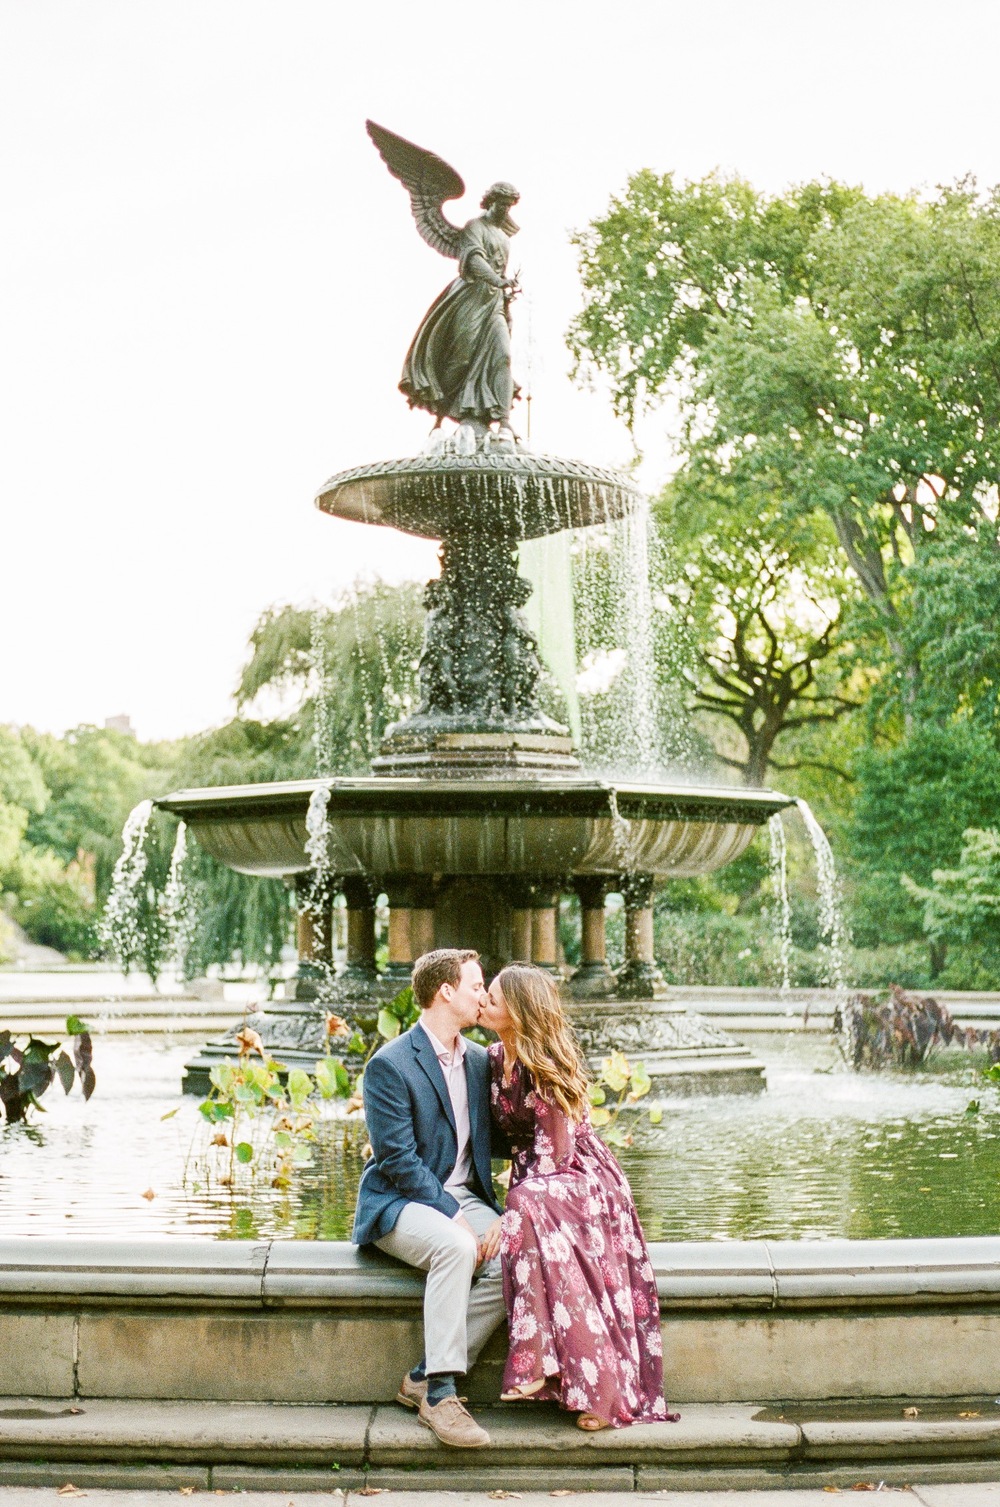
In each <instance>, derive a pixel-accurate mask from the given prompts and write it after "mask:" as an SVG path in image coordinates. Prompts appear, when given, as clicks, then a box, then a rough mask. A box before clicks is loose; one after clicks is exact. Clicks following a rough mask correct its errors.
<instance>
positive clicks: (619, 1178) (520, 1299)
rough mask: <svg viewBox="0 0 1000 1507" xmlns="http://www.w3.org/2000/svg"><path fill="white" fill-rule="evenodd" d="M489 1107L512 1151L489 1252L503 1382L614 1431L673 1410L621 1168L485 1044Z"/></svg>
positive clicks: (655, 1309)
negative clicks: (500, 1326)
mask: <svg viewBox="0 0 1000 1507" xmlns="http://www.w3.org/2000/svg"><path fill="white" fill-rule="evenodd" d="M489 1052H490V1066H491V1069H492V1076H493V1082H492V1089H491V1094H492V1106H493V1116H494V1119H495V1120H496V1121H497V1124H498V1125H499V1127H500V1129H501V1130H502V1131H504V1133H505V1134H506V1135H508V1136H509V1137H510V1140H511V1143H512V1148H513V1160H512V1165H511V1174H510V1188H509V1190H508V1193H507V1205H506V1208H505V1210H504V1216H503V1224H502V1226H501V1244H500V1258H501V1263H502V1267H503V1286H504V1299H505V1301H506V1304H507V1315H508V1319H509V1323H510V1351H509V1353H508V1356H507V1366H506V1370H505V1371H504V1378H503V1384H504V1390H505V1391H510V1390H512V1389H513V1388H515V1387H523V1386H525V1385H527V1384H530V1383H531V1382H533V1381H541V1380H542V1379H543V1378H544V1381H545V1385H544V1386H543V1387H542V1388H541V1389H540V1390H539V1391H537V1392H534V1393H533V1394H532V1396H533V1397H534V1398H536V1399H538V1400H543V1401H544V1400H546V1399H548V1400H550V1401H555V1402H558V1403H559V1405H560V1406H561V1407H564V1408H566V1409H568V1410H570V1411H572V1412H581V1413H594V1414H596V1415H597V1416H598V1417H599V1418H603V1419H606V1420H607V1421H608V1422H610V1423H612V1424H614V1426H615V1427H616V1428H622V1427H624V1426H625V1425H626V1424H629V1423H653V1422H656V1421H661V1422H662V1421H663V1420H664V1419H667V1418H671V1417H672V1416H676V1415H671V1414H669V1413H668V1412H667V1409H666V1404H665V1402H664V1400H663V1346H662V1341H661V1339H660V1312H659V1306H658V1303H657V1297H656V1282H655V1279H654V1277H653V1268H652V1266H651V1264H650V1260H649V1252H648V1250H647V1249H646V1242H645V1239H644V1237H643V1233H642V1227H641V1226H640V1224H639V1216H638V1215H637V1214H636V1210H635V1204H634V1203H633V1201H632V1192H631V1189H630V1188H629V1185H628V1182H627V1180H626V1178H625V1174H624V1173H623V1172H622V1170H621V1168H620V1167H619V1165H618V1163H617V1161H616V1160H615V1158H614V1156H613V1155H612V1153H611V1152H610V1151H609V1150H608V1148H607V1146H605V1144H604V1142H603V1141H601V1140H600V1139H599V1138H598V1136H597V1135H596V1134H595V1132H594V1130H593V1129H592V1127H591V1125H590V1122H589V1120H584V1121H583V1122H582V1123H581V1124H579V1125H576V1124H574V1123H573V1121H572V1120H571V1119H570V1118H569V1116H568V1115H566V1114H564V1113H563V1111H562V1110H561V1109H559V1108H558V1106H556V1105H554V1104H550V1103H549V1102H548V1101H547V1100H545V1099H543V1098H542V1097H541V1096H540V1095H539V1094H537V1093H536V1092H535V1091H534V1088H533V1086H532V1082H531V1077H530V1075H529V1073H528V1072H527V1071H526V1070H525V1068H524V1067H523V1065H522V1064H521V1063H520V1062H516V1063H515V1064H514V1068H513V1071H512V1073H511V1076H510V1081H509V1082H508V1083H505V1082H504V1079H503V1046H502V1044H501V1043H499V1042H495V1043H494V1044H493V1045H492V1046H491V1047H490V1049H489Z"/></svg>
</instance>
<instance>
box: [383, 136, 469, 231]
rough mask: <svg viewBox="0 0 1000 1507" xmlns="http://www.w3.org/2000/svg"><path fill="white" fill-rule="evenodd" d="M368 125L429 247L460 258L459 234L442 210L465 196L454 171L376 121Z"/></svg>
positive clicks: (440, 160)
mask: <svg viewBox="0 0 1000 1507" xmlns="http://www.w3.org/2000/svg"><path fill="white" fill-rule="evenodd" d="M365 126H366V127H367V130H368V134H369V136H370V137H371V139H372V141H373V142H374V143H375V145H376V147H377V148H378V154H379V156H380V157H381V158H382V161H383V162H384V163H385V165H386V167H387V168H388V169H389V171H390V173H391V174H392V176H393V177H394V178H398V179H399V181H400V183H402V185H403V187H404V188H405V189H406V191H407V193H408V194H409V196H410V207H411V209H412V210H413V218H414V219H415V220H416V222H417V229H418V230H419V232H420V234H421V235H422V236H423V238H424V240H425V241H426V242H427V244H428V246H433V247H434V250H435V251H440V253H441V255H442V256H456V257H457V256H458V237H459V231H458V230H457V228H456V227H455V226H454V225H452V224H451V222H450V221H449V220H446V219H445V217H444V215H443V213H442V211H441V206H442V205H443V204H444V203H445V201H446V200H447V199H460V198H461V197H462V195H463V194H464V193H465V184H464V183H463V182H462V180H461V178H460V177H459V176H458V174H457V173H456V171H455V169H454V168H453V167H449V166H448V164H447V162H445V161H444V160H443V159H442V158H440V157H436V156H435V155H434V153H433V152H428V151H425V150H424V148H423V147H418V146H414V144H413V142H412V141H404V140H403V138H402V136H397V135H395V133H394V132H392V131H387V130H386V129H385V127H384V126H378V125H376V124H375V122H374V121H373V120H366V121H365Z"/></svg>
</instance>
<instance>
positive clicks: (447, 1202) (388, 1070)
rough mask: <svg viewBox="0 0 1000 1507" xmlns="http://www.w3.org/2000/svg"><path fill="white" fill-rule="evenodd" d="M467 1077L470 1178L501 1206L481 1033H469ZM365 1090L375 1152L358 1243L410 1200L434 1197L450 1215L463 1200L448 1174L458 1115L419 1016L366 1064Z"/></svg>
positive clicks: (361, 1191)
mask: <svg viewBox="0 0 1000 1507" xmlns="http://www.w3.org/2000/svg"><path fill="white" fill-rule="evenodd" d="M465 1077H466V1082H467V1084H468V1088H469V1129H470V1137H471V1143H472V1144H471V1150H472V1177H471V1179H470V1184H471V1186H472V1188H473V1190H474V1191H475V1192H476V1193H477V1194H478V1195H479V1197H480V1198H481V1199H482V1200H483V1201H484V1203H488V1204H490V1205H492V1207H493V1208H495V1209H496V1211H497V1213H498V1214H499V1213H500V1205H499V1204H498V1203H497V1201H496V1198H495V1197H494V1194H493V1181H492V1176H491V1173H490V1151H491V1145H490V1141H491V1122H490V1063H489V1058H488V1057H487V1055H486V1050H485V1048H483V1047H481V1046H480V1045H479V1044H478V1042H475V1041H468V1040H467V1041H466V1050H465ZM362 1092H363V1094H364V1101H365V1120H366V1122H367V1125H368V1139H369V1140H370V1141H371V1144H372V1153H373V1154H372V1156H371V1159H370V1160H369V1161H368V1162H367V1163H366V1165H365V1170H364V1171H363V1172H362V1174H361V1184H360V1187H359V1188H358V1205H357V1209H356V1210H355V1214H354V1231H353V1233H352V1236H351V1239H352V1240H353V1241H354V1244H355V1245H367V1244H369V1242H371V1241H372V1240H377V1239H378V1238H379V1236H380V1235H387V1234H388V1233H389V1231H390V1230H391V1229H392V1228H393V1227H394V1226H395V1223H396V1221H397V1219H398V1218H399V1216H400V1213H401V1211H402V1208H403V1205H404V1204H407V1203H421V1204H428V1205H429V1206H430V1207H431V1208H432V1209H439V1210H440V1212H441V1213H442V1214H444V1215H446V1216H447V1218H449V1219H451V1218H452V1216H453V1215H455V1214H457V1213H458V1208H459V1205H458V1200H457V1199H456V1198H453V1197H452V1195H451V1194H450V1193H449V1192H448V1191H447V1189H446V1188H445V1186H444V1182H445V1179H446V1178H447V1177H448V1175H449V1174H450V1173H451V1171H452V1170H453V1168H454V1166H455V1158H456V1157H457V1155H458V1137H457V1134H456V1131H455V1115H454V1112H453V1110H452V1107H451V1098H450V1096H449V1094H448V1087H447V1084H446V1083H445V1081H444V1073H443V1072H442V1071H441V1064H440V1063H439V1062H438V1060H437V1056H436V1054H435V1052H434V1048H433V1046H432V1045H431V1040H430V1037H429V1036H428V1035H427V1032H426V1031H425V1030H424V1028H423V1027H422V1026H421V1025H420V1023H419V1021H418V1022H417V1023H416V1024H415V1025H413V1026H411V1027H410V1029H409V1030H408V1031H406V1032H405V1033H404V1034H403V1035H402V1036H397V1037H396V1038H395V1040H394V1041H387V1042H386V1044H385V1046H383V1047H380V1048H379V1049H378V1051H377V1052H376V1053H375V1055H374V1057H372V1059H371V1061H370V1062H369V1063H368V1066H367V1067H366V1068H365V1077H364V1084H363V1087H362Z"/></svg>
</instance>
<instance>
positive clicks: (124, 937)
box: [101, 801, 153, 973]
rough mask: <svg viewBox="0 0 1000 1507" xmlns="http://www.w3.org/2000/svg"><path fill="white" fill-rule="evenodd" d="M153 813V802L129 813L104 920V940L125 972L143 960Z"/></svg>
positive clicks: (141, 805)
mask: <svg viewBox="0 0 1000 1507" xmlns="http://www.w3.org/2000/svg"><path fill="white" fill-rule="evenodd" d="M152 814H153V802H152V801H140V802H139V804H138V806H136V807H135V808H134V809H133V810H132V811H131V812H130V813H129V816H128V819H127V821H126V823H125V826H124V828H123V829H122V851H121V853H120V855H119V858H118V862H117V863H116V864H115V867H114V873H113V874H112V876H111V892H110V894H109V895H108V900H107V904H106V905H105V907H104V916H103V918H102V921H101V941H102V942H103V943H104V945H105V946H106V947H107V948H108V950H109V951H110V952H111V953H112V955H113V956H114V958H115V961H116V962H117V964H118V966H119V967H120V968H121V970H122V972H123V973H129V972H130V971H131V969H132V968H133V967H134V966H135V965H136V963H138V962H140V961H141V960H142V954H143V941H144V935H143V917H142V899H143V887H144V886H145V883H146V869H147V866H148V857H147V853H146V832H147V829H148V827H149V821H150V817H151V816H152Z"/></svg>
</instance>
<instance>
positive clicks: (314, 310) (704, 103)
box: [0, 0, 1000, 737]
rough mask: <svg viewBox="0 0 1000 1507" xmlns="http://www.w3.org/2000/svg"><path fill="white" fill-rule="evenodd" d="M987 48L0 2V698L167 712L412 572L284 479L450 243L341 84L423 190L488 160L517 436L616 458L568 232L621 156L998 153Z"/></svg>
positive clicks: (317, 477) (743, 13) (354, 395)
mask: <svg viewBox="0 0 1000 1507" xmlns="http://www.w3.org/2000/svg"><path fill="white" fill-rule="evenodd" d="M998 56H1000V7H998V6H997V5H996V4H995V0H952V3H950V4H947V5H945V4H942V3H941V0H930V3H928V0H867V3H857V0H848V3H843V0H841V3H839V4H837V5H822V4H805V3H803V0H794V3H791V0H789V3H786V0H754V3H747V0H738V3H737V0H686V3H684V4H677V3H673V0H620V3H618V4H616V5H610V4H606V3H605V4H594V3H592V0H534V3H531V4H526V3H523V0H509V3H507V4H505V5H494V6H478V7H474V6H462V5H455V4H448V5H444V4H440V3H427V0H425V3H422V4H421V3H413V0H408V3H400V0H369V3H368V4H366V5H359V4H346V3H333V0H268V3H265V0H193V3H192V0H72V3H70V0H0V142H2V146H0V206H2V216H3V217H2V222H0V223H2V226H3V229H2V233H0V496H2V503H3V510H4V512H3V517H4V524H3V528H2V532H0V541H2V543H0V549H2V571H0V635H2V636H0V644H2V658H0V666H2V668H0V721H12V722H15V723H24V722H32V723H34V724H35V725H36V726H39V727H43V728H48V729H51V730H54V731H62V730H63V729H64V728H66V727H68V726H72V725H74V724H75V723H77V722H82V721H92V722H98V723H100V722H102V721H103V719H104V718H105V717H106V716H108V715H112V714H115V713H118V712H127V713H129V714H130V715H131V717H132V720H133V723H134V724H135V726H136V729H137V731H138V732H139V734H140V736H142V737H161V736H164V737H165V736H175V735H179V734H181V733H186V732H194V731H197V730H198V729H200V728H203V727H206V726H210V725H213V724H216V723H219V722H222V721H224V720H225V719H226V718H227V717H228V716H229V715H230V714H231V711H232V703H231V700H230V697H231V693H232V689H233V687H234V685H235V681H236V677H237V674H238V671H239V667H240V665H241V663H242V662H243V660H244V658H245V652H246V650H245V646H246V640H247V636H248V634H249V632H250V629H251V628H252V626H253V623H254V621H255V619H256V618H257V616H258V614H259V613H260V612H261V610H262V609H263V608H264V607H266V606H267V605H269V604H271V603H280V602H286V601H296V602H304V601H309V600H313V599H316V598H319V599H322V600H329V598H330V597H331V596H332V595H333V593H334V592H335V590H336V589H337V587H338V586H340V585H343V584H346V583H347V582H349V581H351V580H352V579H353V578H355V577H356V576H357V575H358V574H361V573H372V572H374V571H378V572H380V573H382V574H384V575H385V576H387V577H390V578H393V579H400V578H402V577H403V576H406V575H410V576H419V577H424V576H426V575H428V574H430V573H432V571H433V567H434V546H433V545H431V544H428V543H425V542H422V541H417V540H412V539H409V538H407V537H406V536H404V535H400V534H395V533H388V532H384V531H383V532H381V533H378V534H376V533H375V532H374V531H372V530H367V529H364V528H361V527H360V526H357V525H351V524H347V523H340V522H338V521H336V520H333V519H330V518H327V517H324V516H322V515H320V514H319V513H317V512H316V511H315V509H314V508H313V506H312V497H313V495H314V494H315V492H316V491H317V489H318V487H319V485H320V484H321V483H322V482H323V481H324V480H325V479H326V478H327V477H328V476H329V475H330V474H331V473H332V472H334V471H337V470H340V469H342V468H343V467H345V466H349V465H353V464H358V463H361V462H363V461H369V460H378V459H386V458H390V457H393V456H396V455H400V454H406V453H410V452H412V451H414V450H417V449H419V448H420V447H421V446H422V444H423V443H424V440H425V438H426V435H427V432H428V430H429V428H430V420H429V418H427V417H426V416H424V415H419V414H412V413H410V412H409V411H408V409H407V407H406V404H405V401H404V400H403V398H402V397H401V396H400V395H399V394H398V393H397V392H396V382H397V380H398V376H399V368H400V366H401V363H402V358H403V355H404V353H405V350H406V347H407V344H408V343H409V340H410V338H411V336H412V334H413V331H414V330H415V328H416V326H417V323H418V322H419V320H420V318H421V316H422V315H423V313H424V311H425V308H426V307H427V305H428V304H429V303H430V301H431V300H432V298H434V297H435V296H436V294H437V293H438V292H439V291H440V290H441V288H442V287H444V285H445V284H446V282H447V281H448V280H449V278H450V276H451V275H452V273H451V268H450V266H449V264H448V263H447V262H445V261H444V260H443V259H442V258H440V257H438V256H437V255H436V254H435V253H434V252H433V251H431V250H430V249H429V248H428V247H426V246H425V245H424V244H423V243H422V242H421V241H420V240H419V239H418V237H417V234H416V231H415V229H414V227H413V225H412V222H411V220H410V213H409V205H408V201H407V199H406V195H405V193H404V191H403V189H402V187H401V186H400V185H399V184H398V183H396V182H395V181H394V180H392V179H391V178H390V177H389V175H388V173H387V171H386V169H385V168H384V166H383V165H382V163H381V162H380V161H379V159H378V157H377V156H376V154H375V151H374V148H373V147H372V145H371V143H370V142H369V140H368V138H367V136H366V135H365V132H364V120H365V117H366V116H372V117H373V118H374V119H375V120H378V121H380V122H381V123H382V124H384V125H387V126H389V127H390V128H391V129H392V130H395V131H397V132H399V133H400V134H401V135H404V136H408V137H409V138H410V139H412V140H415V141H417V142H419V143H420V144H421V145H422V146H427V147H429V148H431V149H432V150H434V151H436V152H438V153H439V154H440V155H441V156H443V157H445V158H446V159H447V160H448V161H450V162H452V163H453V164H454V166H455V167H456V168H457V169H458V171H459V172H460V173H461V174H462V176H463V177H464V179H465V181H466V183H467V185H468V188H469V195H468V197H467V199H466V200H465V201H463V203H462V204H461V205H457V204H456V205H452V206H451V213H452V216H453V218H455V219H457V220H461V219H462V218H467V217H468V215H470V214H472V213H475V212H476V210H477V205H478V201H479V197H480V195H481V193H482V191H483V189H484V188H485V187H486V186H487V185H488V184H489V183H490V182H492V181H493V180H494V179H496V178H509V179H511V180H513V182H514V183H516V184H517V186H518V187H519V189H520V190H521V195H522V198H521V203H520V205H519V207H518V210H517V218H518V220H519V222H520V224H521V225H522V227H523V230H522V233H521V235H520V236H519V237H518V239H517V241H516V242H515V247H514V251H515V255H514V258H513V265H514V266H517V265H520V268H521V278H522V282H523V283H524V285H525V288H526V289H527V290H528V292H529V293H530V296H531V323H532V333H533V339H532V388H533V394H534V403H533V409H532V444H533V446H535V447H536V448H538V449H544V450H550V451H553V452H555V453H569V454H574V455H578V456H580V457H582V458H585V459H589V460H592V461H596V462H599V463H600V462H604V463H615V462H620V461H623V460H625V459H626V458H627V457H628V455H629V453H630V452H629V444H628V440H627V437H626V435H625V434H624V432H623V430H622V429H621V427H620V426H618V425H617V424H616V423H615V422H614V421H613V420H612V418H611V416H610V410H609V407H608V404H607V401H606V399H604V398H601V397H598V396H593V395H587V394H581V393H579V392H578V391H576V390H575V389H574V387H573V386H572V385H571V384H570V382H569V380H568V377H567V370H568V366H569V358H568V355H567V352H566V349H565V346H564V344H563V341H562V335H563V331H564V329H565V327H566V325H567V323H568V321H569V319H570V317H571V316H572V314H573V312H574V310H575V308H576V307H577V303H578V291H577V281H576V274H575V263H574V256H573V252H572V249H571V248H570V246H569V245H568V239H567V238H568V233H569V231H570V230H571V229H572V228H573V227H577V226H582V225H583V224H585V223H586V221H587V220H588V219H589V218H591V217H592V216H593V215H595V214H597V213H599V212H600V211H601V210H602V209H603V208H604V207H605V205H606V203H607V200H608V198H609V196H610V195H611V193H612V192H615V191H617V190H619V189H621V188H622V187H623V186H624V183H625V180H626V177H627V175H628V174H629V173H630V172H632V171H634V170H636V169H638V168H640V167H644V166H648V167H652V168H655V169H657V170H660V171H664V170H667V169H675V170H677V171H679V172H680V173H681V174H682V175H685V176H691V177H693V176H698V175H700V174H702V173H704V172H706V171H708V170H709V169H711V168H713V167H716V166H720V167H723V168H731V169H735V170H738V171H739V172H741V173H743V174H745V175H746V176H748V177H749V178H751V179H752V180H753V181H755V182H756V183H757V184H759V185H761V186H763V187H766V188H769V189H779V188H781V187H782V186H784V185H785V184H786V183H789V182H794V181H798V180H801V179H804V178H809V177H813V176H815V175H818V174H824V173H827V174H831V175H834V176H837V177H841V178H846V179H848V180H851V181H861V182H863V183H864V184H865V185H866V186H867V187H868V188H870V189H881V188H892V189H906V188H908V187H910V186H912V185H915V184H922V183H930V184H933V183H935V182H940V181H944V180H948V179H952V178H954V177H955V176H957V175H959V174H962V173H964V172H967V171H972V172H975V173H976V174H977V175H978V176H979V178H980V180H981V181H982V182H984V183H992V182H995V181H997V180H1000V132H998V130H997V124H996V60H997V57H998ZM515 317H516V318H517V319H519V321H520V326H519V329H518V331H517V332H516V333H517V334H518V336H519V337H520V340H521V351H522V360H521V363H520V369H519V370H520V374H521V375H522V376H523V374H524V359H523V357H524V347H525V342H524V338H523V337H524V334H525V326H526V323H527V308H526V300H522V301H521V302H520V303H519V304H518V305H516V306H515ZM655 429H656V426H655V425H651V426H650V428H649V441H650V450H651V454H652V455H653V456H654V457H655V456H657V455H658V456H659V459H658V460H656V459H654V460H651V462H650V463H649V465H648V466H647V470H646V479H647V482H648V483H649V485H650V486H652V485H654V484H655V483H656V482H657V480H658V479H659V476H660V475H661V474H662V467H663V464H664V455H665V450H664V447H663V445H662V442H661V443H659V444H658V443H657V436H656V433H655Z"/></svg>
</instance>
